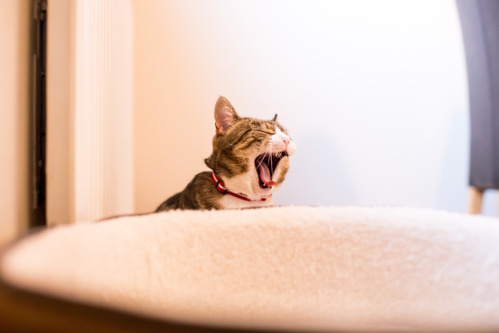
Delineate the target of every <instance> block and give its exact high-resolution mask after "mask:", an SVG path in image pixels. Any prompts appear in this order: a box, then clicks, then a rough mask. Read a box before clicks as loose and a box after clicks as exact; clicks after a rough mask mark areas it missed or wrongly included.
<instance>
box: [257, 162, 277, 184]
mask: <svg viewBox="0 0 499 333" xmlns="http://www.w3.org/2000/svg"><path fill="white" fill-rule="evenodd" d="M258 168H259V169H260V170H259V171H260V179H261V180H262V182H263V183H264V184H265V185H267V186H273V185H275V184H276V182H275V181H273V180H272V179H270V171H269V168H268V167H267V164H265V163H261V164H260V166H259V167H258Z"/></svg>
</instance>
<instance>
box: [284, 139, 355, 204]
mask: <svg viewBox="0 0 499 333" xmlns="http://www.w3.org/2000/svg"><path fill="white" fill-rule="evenodd" d="M318 143H320V144H318ZM296 145H297V147H298V149H297V151H296V154H295V155H294V156H292V157H291V159H290V162H289V164H290V168H289V172H288V175H287V176H286V180H285V181H284V183H283V185H282V187H281V188H280V189H279V190H278V191H277V192H276V194H275V198H274V203H275V204H276V205H313V206H317V205H339V206H343V205H354V204H358V198H357V196H356V194H355V192H354V187H353V184H352V178H351V175H350V174H349V173H348V171H347V169H346V167H345V165H344V163H343V162H342V157H341V156H340V154H339V153H338V150H337V149H336V148H335V146H334V145H333V144H332V143H331V141H330V138H329V137H327V136H321V135H317V134H314V135H310V136H307V137H305V138H303V139H301V140H299V141H296ZM304 177H305V178H304Z"/></svg>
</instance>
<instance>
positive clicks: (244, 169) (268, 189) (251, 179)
mask: <svg viewBox="0 0 499 333" xmlns="http://www.w3.org/2000/svg"><path fill="white" fill-rule="evenodd" d="M215 128H216V134H215V136H214V137H213V152H212V154H211V156H210V157H208V158H207V159H205V163H206V165H207V166H208V167H209V168H210V169H211V170H212V171H205V172H201V173H199V174H197V175H196V176H195V177H194V179H193V180H192V181H191V182H190V183H189V184H187V186H186V187H185V189H184V190H183V191H182V192H179V193H177V194H175V195H173V196H172V197H170V198H168V199H167V200H166V201H164V202H163V203H162V204H161V205H160V206H159V207H158V208H157V209H156V211H155V212H161V211H165V210H170V209H230V208H247V207H263V206H271V205H272V193H274V191H275V190H276V189H277V188H278V187H279V186H280V185H281V184H282V182H283V181H284V177H285V176H286V173H287V171H288V168H289V156H290V155H292V154H293V153H294V152H295V151H296V145H295V144H294V142H293V141H292V140H291V139H290V137H289V136H288V135H287V134H286V131H285V130H284V128H283V127H282V126H281V125H280V124H279V123H278V122H277V115H275V116H274V119H272V120H258V119H255V118H243V117H240V116H239V115H238V114H237V112H236V110H235V109H234V107H233V106H232V105H231V104H230V102H229V101H228V100H227V99H226V98H225V97H220V98H219V99H218V101H217V103H216V105H215Z"/></svg>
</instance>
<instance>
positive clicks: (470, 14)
mask: <svg viewBox="0 0 499 333" xmlns="http://www.w3.org/2000/svg"><path fill="white" fill-rule="evenodd" d="M456 4H457V8H458V10H459V16H460V19H461V27H462V32H463V40H464V46H465V53H466V65H467V66H466V67H467V70H468V89H469V103H470V115H471V118H470V119H471V149H470V185H472V186H475V187H478V188H481V189H488V188H495V189H499V1H497V0H456Z"/></svg>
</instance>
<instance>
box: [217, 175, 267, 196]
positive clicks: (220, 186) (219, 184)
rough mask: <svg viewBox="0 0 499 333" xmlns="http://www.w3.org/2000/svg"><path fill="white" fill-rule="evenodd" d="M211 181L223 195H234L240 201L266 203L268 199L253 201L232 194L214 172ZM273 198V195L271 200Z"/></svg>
mask: <svg viewBox="0 0 499 333" xmlns="http://www.w3.org/2000/svg"><path fill="white" fill-rule="evenodd" d="M211 180H212V181H213V184H215V187H216V188H217V190H218V191H219V192H220V193H222V194H230V195H232V196H233V197H236V198H238V199H241V200H246V201H266V200H267V197H263V198H261V199H256V200H251V199H250V198H248V197H247V196H245V195H244V194H242V193H239V194H238V193H234V192H231V191H229V190H228V189H227V188H226V187H225V184H224V182H223V181H222V179H220V178H218V177H217V176H216V175H215V173H214V172H212V173H211ZM271 196H272V194H271V195H270V196H269V198H270V197H271Z"/></svg>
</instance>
